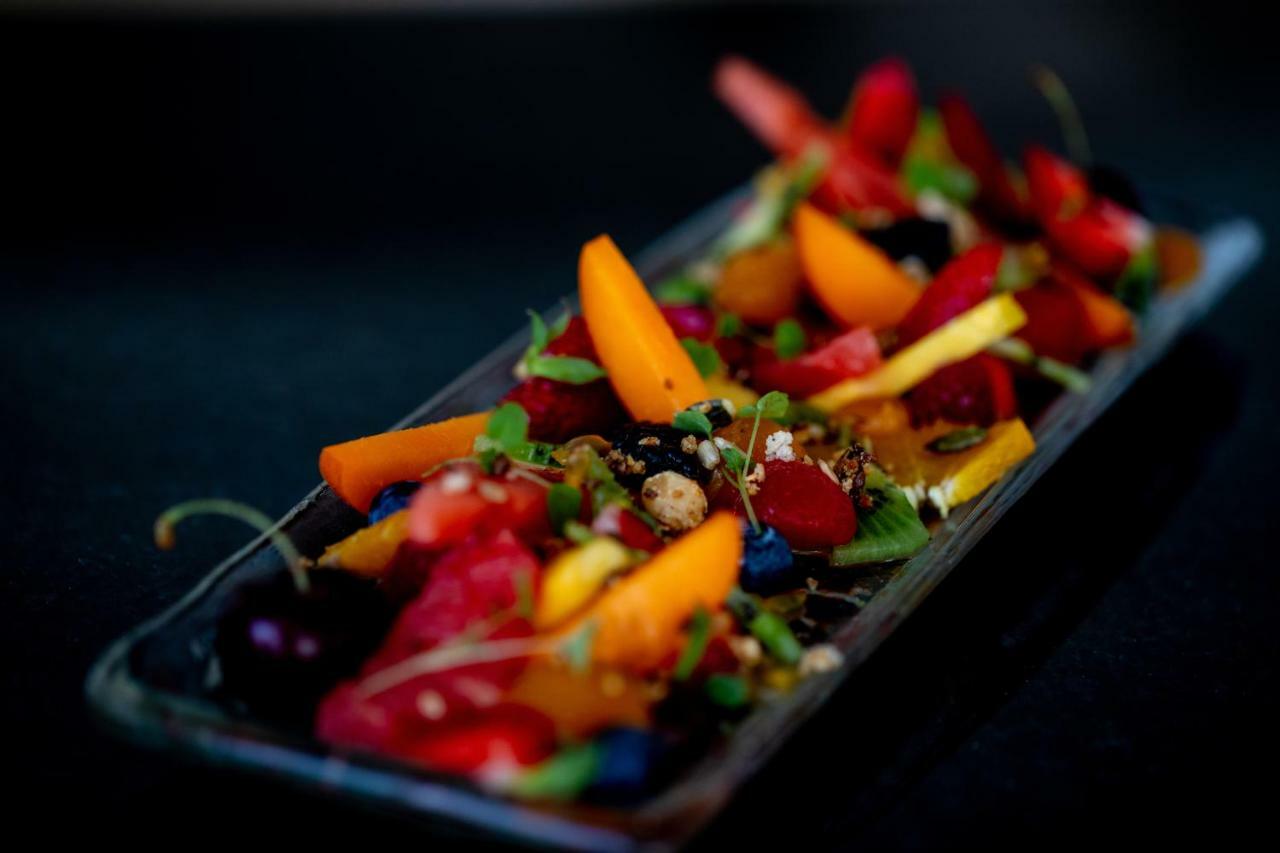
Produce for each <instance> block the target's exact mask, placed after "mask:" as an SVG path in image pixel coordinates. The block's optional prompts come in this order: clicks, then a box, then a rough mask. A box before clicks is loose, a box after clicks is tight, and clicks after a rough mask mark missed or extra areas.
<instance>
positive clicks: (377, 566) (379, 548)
mask: <svg viewBox="0 0 1280 853" xmlns="http://www.w3.org/2000/svg"><path fill="white" fill-rule="evenodd" d="M408 535H409V511H408V510H404V509H402V510H400V511H399V512H395V513H392V514H391V515H388V516H387V517H386V518H384V519H382V520H381V521H379V522H378V523H377V524H371V525H369V526H368V527H362V528H360V529H359V530H357V531H356V532H355V533H352V534H351V535H350V536H348V537H347V538H346V539H343V540H342V541H341V542H335V543H334V544H332V545H330V546H329V547H328V548H326V549H325V550H324V553H323V554H321V555H320V559H319V560H317V561H316V564H317V565H319V566H321V567H322V568H333V569H346V570H347V571H349V572H354V573H355V574H357V575H362V576H364V577H369V578H377V577H382V575H383V573H384V572H386V570H387V568H388V567H389V566H390V565H391V560H392V558H394V557H395V555H396V551H397V550H398V549H399V548H400V545H401V543H403V542H404V540H405V538H406V537H407V536H408Z"/></svg>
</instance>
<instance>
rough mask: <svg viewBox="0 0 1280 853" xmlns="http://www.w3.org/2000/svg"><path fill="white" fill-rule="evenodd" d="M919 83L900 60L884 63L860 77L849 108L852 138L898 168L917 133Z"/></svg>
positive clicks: (849, 131)
mask: <svg viewBox="0 0 1280 853" xmlns="http://www.w3.org/2000/svg"><path fill="white" fill-rule="evenodd" d="M919 106H920V105H919V100H918V99H917V97H916V81H915V78H914V77H912V75H911V69H910V68H909V67H908V66H907V64H906V63H905V62H903V61H902V60H901V59H883V60H881V61H880V62H877V63H876V64H875V65H872V66H871V67H870V68H868V69H867V70H866V71H864V72H862V75H861V76H859V77H858V82H857V83H856V84H855V86H854V90H853V97H852V101H851V103H850V106H849V130H848V133H849V138H850V139H852V140H853V141H854V142H855V143H857V144H858V145H859V146H861V147H862V148H864V149H866V150H868V151H872V152H874V153H875V154H876V155H877V156H879V157H880V158H881V159H883V160H884V161H885V162H886V163H888V164H890V165H893V166H896V165H897V164H898V162H899V161H900V160H901V159H902V155H903V154H904V153H905V152H906V150H907V144H908V143H909V142H910V141H911V134H912V133H913V132H914V131H915V129H916V114H917V113H918V111H919Z"/></svg>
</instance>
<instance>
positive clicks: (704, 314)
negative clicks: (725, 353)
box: [661, 305, 716, 341]
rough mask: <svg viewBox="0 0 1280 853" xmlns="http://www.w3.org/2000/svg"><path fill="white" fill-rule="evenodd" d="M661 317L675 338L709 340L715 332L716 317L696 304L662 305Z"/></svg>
mask: <svg viewBox="0 0 1280 853" xmlns="http://www.w3.org/2000/svg"><path fill="white" fill-rule="evenodd" d="M661 311H662V317H663V319H665V320H666V321H667V325H668V326H670V327H671V331H673V332H675V333H676V337H677V338H694V339H695V340H699V341H709V340H711V339H712V338H713V337H714V336H715V333H716V317H715V315H714V314H712V313H711V312H710V311H709V310H708V309H706V308H702V307H700V306H698V305H663V306H662V308H661Z"/></svg>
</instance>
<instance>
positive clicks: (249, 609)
mask: <svg viewBox="0 0 1280 853" xmlns="http://www.w3.org/2000/svg"><path fill="white" fill-rule="evenodd" d="M308 580H309V582H310V583H309V589H308V590H307V592H305V593H302V592H299V591H298V590H297V588H296V587H295V586H294V583H293V579H292V577H290V575H289V574H288V573H281V574H279V575H276V576H274V577H272V578H270V579H268V580H266V581H260V582H256V583H250V584H246V585H245V586H243V587H241V588H240V589H238V590H237V591H236V594H235V597H234V598H233V599H232V601H231V604H230V606H229V607H228V609H227V610H226V611H225V612H224V613H223V615H222V617H221V618H220V619H219V620H218V626H217V634H216V635H215V638H214V650H215V651H216V652H217V655H218V663H219V666H220V668H221V672H222V689H223V690H224V691H225V692H226V693H227V694H228V695H230V696H232V697H234V698H235V699H238V700H240V701H242V702H244V704H245V705H247V706H248V707H249V708H250V709H251V710H253V711H255V712H256V713H259V714H261V715H262V716H264V717H269V718H272V719H277V720H281V721H283V722H298V723H304V722H305V721H306V720H307V718H308V717H309V716H310V714H311V712H312V710H313V709H314V707H315V703H316V702H317V701H318V700H319V699H320V697H321V696H322V695H324V693H325V692H326V691H328V690H329V689H331V688H332V687H333V686H334V685H335V684H336V683H337V682H338V681H339V680H341V679H342V678H345V677H348V676H350V675H353V674H354V673H355V672H356V671H357V670H358V669H359V668H360V665H361V664H362V663H363V662H364V660H365V658H366V657H368V655H369V654H371V653H372V652H373V650H374V649H375V648H376V647H377V645H378V643H379V642H381V640H382V637H383V635H384V634H385V633H386V631H387V629H388V628H389V627H390V624H391V618H392V613H391V609H390V607H389V606H388V604H387V601H386V598H385V597H384V596H383V594H382V593H381V592H380V591H379V590H378V589H377V587H375V586H374V585H373V584H372V583H370V582H368V581H366V580H363V579H361V578H358V577H355V576H354V575H351V574H348V573H347V572H338V571H329V570H319V571H312V572H310V573H309V575H308Z"/></svg>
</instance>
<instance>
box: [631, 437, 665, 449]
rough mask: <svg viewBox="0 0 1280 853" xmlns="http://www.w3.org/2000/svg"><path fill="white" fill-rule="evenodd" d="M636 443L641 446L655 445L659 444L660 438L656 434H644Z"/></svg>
mask: <svg viewBox="0 0 1280 853" xmlns="http://www.w3.org/2000/svg"><path fill="white" fill-rule="evenodd" d="M637 444H639V445H640V446H641V447H657V446H658V445H659V444H662V439H660V438H658V437H657V436H656V435H646V436H645V437H644V438H642V439H640V441H638V442H637Z"/></svg>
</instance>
